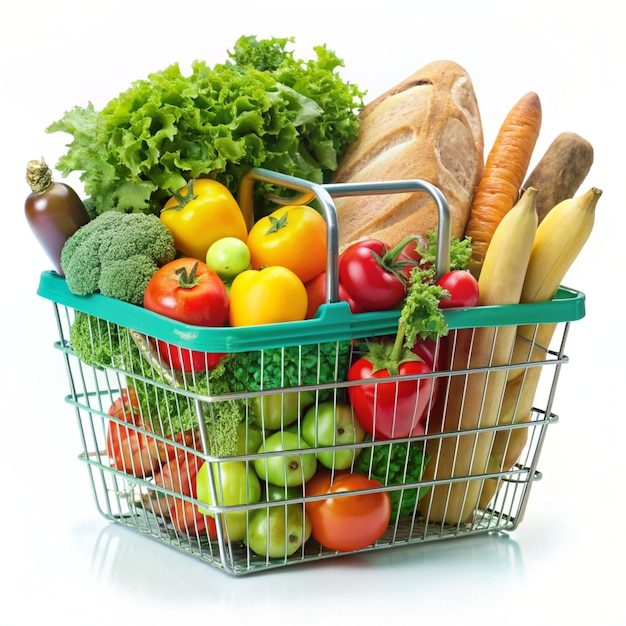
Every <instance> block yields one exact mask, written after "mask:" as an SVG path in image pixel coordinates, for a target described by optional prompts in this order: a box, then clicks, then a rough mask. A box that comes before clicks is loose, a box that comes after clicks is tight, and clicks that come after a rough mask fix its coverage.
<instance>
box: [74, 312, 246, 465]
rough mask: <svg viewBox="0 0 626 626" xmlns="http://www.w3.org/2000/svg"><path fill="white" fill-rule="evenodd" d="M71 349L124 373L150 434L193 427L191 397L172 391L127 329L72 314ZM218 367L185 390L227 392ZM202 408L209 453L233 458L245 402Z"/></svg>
mask: <svg viewBox="0 0 626 626" xmlns="http://www.w3.org/2000/svg"><path fill="white" fill-rule="evenodd" d="M70 346H71V348H72V349H73V350H74V352H75V354H76V356H77V357H78V358H79V359H80V360H81V361H83V362H84V363H86V364H87V365H89V366H94V367H96V368H105V367H106V368H115V369H117V370H121V371H123V372H125V377H126V383H127V385H132V386H133V387H134V388H135V391H136V392H137V398H138V400H139V404H140V407H141V414H142V416H143V418H144V419H145V420H146V421H147V423H148V424H149V425H150V426H151V428H152V429H153V430H154V431H155V432H158V433H162V434H163V435H166V436H170V435H173V434H175V433H178V432H184V431H187V430H190V429H197V428H198V417H197V412H196V407H195V405H194V401H193V399H192V398H191V397H189V396H187V395H183V394H181V393H177V392H175V391H173V390H172V387H171V385H172V383H171V381H170V380H167V379H166V378H165V371H164V370H163V369H162V368H161V367H158V365H156V364H155V365H153V364H152V363H151V362H150V360H149V359H147V358H146V357H145V356H144V355H143V353H142V351H141V349H140V348H139V346H138V345H137V343H136V342H135V340H134V339H133V337H132V335H131V332H130V331H129V330H128V329H126V328H123V327H120V326H117V325H116V324H111V323H109V322H106V321H104V320H101V319H99V318H96V317H93V316H91V315H87V314H86V313H82V312H80V311H76V316H75V318H74V321H73V322H72V325H71V326H70ZM220 368H221V366H220V365H218V366H217V368H216V370H215V371H214V372H212V373H211V378H209V379H208V380H207V376H206V373H205V372H198V373H195V374H194V377H193V385H192V384H191V383H190V382H188V384H187V386H186V388H185V389H186V391H190V392H196V393H197V394H199V395H202V396H207V395H209V393H208V389H209V385H210V388H211V394H212V395H216V396H218V395H220V394H224V393H228V392H229V391H230V388H229V386H228V385H227V384H226V383H225V382H224V381H222V380H221V379H220V376H221V371H222V370H221V369H220ZM213 379H214V380H213ZM146 380H147V381H150V382H145V381H146ZM201 407H202V412H203V416H204V421H205V424H206V427H207V432H208V436H209V442H210V447H211V449H210V452H211V454H215V455H217V456H232V455H235V454H237V452H238V443H239V433H240V432H241V431H240V430H239V425H240V423H241V422H242V421H243V420H245V419H246V417H247V413H246V404H245V401H244V400H224V401H215V402H202V403H201ZM250 419H251V416H250Z"/></svg>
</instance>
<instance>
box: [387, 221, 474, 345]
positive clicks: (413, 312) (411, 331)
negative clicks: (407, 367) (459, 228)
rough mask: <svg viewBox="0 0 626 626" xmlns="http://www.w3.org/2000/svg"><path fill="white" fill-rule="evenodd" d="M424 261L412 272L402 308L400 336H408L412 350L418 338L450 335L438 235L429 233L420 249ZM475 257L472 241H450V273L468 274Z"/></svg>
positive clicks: (454, 239) (453, 239)
mask: <svg viewBox="0 0 626 626" xmlns="http://www.w3.org/2000/svg"><path fill="white" fill-rule="evenodd" d="M417 251H418V253H419V255H420V257H421V261H420V265H419V266H418V267H415V268H413V269H412V270H411V280H410V282H409V285H408V288H407V295H406V298H405V300H404V304H403V306H402V311H401V315H400V320H399V324H398V326H399V329H398V330H399V332H403V333H404V345H405V346H406V347H407V348H409V349H410V348H412V347H413V345H414V344H415V342H416V340H417V338H418V337H421V338H422V339H426V338H428V337H432V338H433V339H436V338H437V337H441V336H445V335H447V334H448V323H447V322H446V319H445V317H444V314H443V311H442V310H441V309H440V308H439V301H440V300H441V299H442V298H443V297H445V294H446V290H445V289H443V287H440V286H438V285H436V284H435V283H436V280H437V278H436V274H435V271H436V264H435V260H436V254H437V231H436V230H432V231H430V232H428V233H426V242H425V243H424V244H419V245H418V249H417ZM471 257H472V244H471V240H470V239H469V238H467V237H466V238H464V239H462V240H459V239H457V238H456V237H452V238H451V240H450V270H457V269H458V270H464V269H466V268H467V265H468V263H469V261H470V259H471Z"/></svg>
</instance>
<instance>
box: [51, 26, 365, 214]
mask: <svg viewBox="0 0 626 626" xmlns="http://www.w3.org/2000/svg"><path fill="white" fill-rule="evenodd" d="M292 41H293V40H292V39H276V38H273V39H266V40H257V39H256V38H255V37H242V38H240V39H239V40H238V41H237V42H236V44H235V48H234V52H232V53H229V57H230V59H229V60H227V61H226V62H224V63H222V64H217V65H215V66H214V67H209V66H207V64H206V63H205V62H203V61H195V62H194V63H193V64H192V70H191V74H190V75H189V76H184V75H183V74H182V73H181V71H180V68H179V66H178V64H173V65H170V66H169V67H167V68H165V69H164V70H161V71H159V72H156V73H153V74H150V75H149V76H148V78H147V79H145V80H138V81H136V82H134V83H132V85H131V86H130V87H129V89H128V90H126V91H125V92H123V93H121V94H120V95H119V96H117V97H116V98H114V99H112V100H111V101H110V102H109V103H108V104H107V105H106V106H105V107H104V108H103V109H102V110H101V111H96V110H95V108H94V106H93V105H92V104H91V103H89V104H88V105H87V106H86V107H75V108H73V109H72V110H70V111H68V112H66V113H65V114H64V115H63V117H62V118H61V119H60V120H58V121H56V122H54V123H52V124H51V125H50V126H49V127H48V128H47V129H46V130H47V132H59V131H60V132H65V133H69V134H70V135H72V136H73V140H72V142H71V143H70V144H68V151H67V153H66V154H65V155H64V156H62V157H61V158H60V159H59V162H58V164H57V168H58V169H59V171H61V172H62V173H63V174H64V175H68V174H69V173H70V172H73V171H78V172H81V180H82V181H83V183H84V189H85V193H86V194H87V195H88V196H90V197H92V198H93V201H94V204H95V207H96V210H97V211H98V212H105V211H109V210H111V209H116V210H119V211H123V212H144V213H155V214H158V212H159V211H160V208H161V206H162V205H163V203H164V201H165V198H166V197H167V196H168V195H169V193H170V190H171V189H180V188H182V187H183V186H184V185H185V184H186V182H187V181H188V180H189V179H191V178H200V177H207V176H209V177H213V178H217V179H218V180H219V181H220V182H222V183H223V184H225V185H226V186H227V187H228V188H229V189H230V191H231V192H232V193H233V194H236V193H237V191H238V188H239V181H240V180H241V177H242V176H243V175H244V174H245V172H247V171H248V170H249V169H250V168H251V167H254V166H262V167H265V168H268V169H272V170H274V171H277V172H281V173H283V174H289V175H294V176H299V177H301V178H305V179H307V180H312V181H316V182H323V181H324V180H325V179H326V178H328V177H329V175H330V173H331V172H332V171H334V170H335V169H336V168H337V161H338V159H339V158H340V156H341V155H342V154H343V152H344V151H345V149H346V148H347V146H348V144H349V143H351V142H352V141H354V140H355V139H356V136H357V132H358V127H359V118H358V114H357V110H358V109H360V108H362V105H363V100H362V98H363V96H364V93H363V92H361V91H359V89H358V88H357V87H356V86H355V85H352V84H350V83H348V82H346V81H344V80H342V79H341V78H340V76H339V74H338V73H337V68H338V67H341V66H343V62H342V60H341V59H339V58H338V57H337V56H336V54H335V53H334V52H332V51H330V50H327V49H326V47H325V46H318V47H315V48H314V50H315V53H316V58H315V59H313V60H309V61H306V62H305V61H303V60H300V59H297V58H295V57H294V55H293V53H292V52H290V51H288V50H287V49H286V46H287V44H288V43H289V42H292ZM263 190H264V189H263V185H259V187H258V189H257V190H256V191H257V195H259V194H261V193H262V192H263ZM261 200H262V199H261V198H260V197H259V199H258V201H259V202H260V203H261ZM255 206H256V207H257V208H258V209H259V210H260V211H262V212H267V211H268V210H269V203H265V202H264V201H263V203H261V204H260V205H255ZM259 207H260V208H259Z"/></svg>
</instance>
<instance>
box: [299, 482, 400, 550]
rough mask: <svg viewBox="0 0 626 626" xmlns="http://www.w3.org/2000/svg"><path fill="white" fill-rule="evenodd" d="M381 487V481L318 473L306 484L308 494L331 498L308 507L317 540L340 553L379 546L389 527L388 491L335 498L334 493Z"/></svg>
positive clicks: (312, 501) (389, 504)
mask: <svg viewBox="0 0 626 626" xmlns="http://www.w3.org/2000/svg"><path fill="white" fill-rule="evenodd" d="M331 481H332V482H331ZM381 486H382V485H381V483H380V482H378V481H377V480H375V479H373V478H367V477H366V476H363V475H362V474H357V473H353V472H335V474H334V476H333V474H332V473H331V472H330V471H321V472H317V474H315V476H313V478H311V480H309V481H308V482H307V483H305V485H304V491H305V495H306V496H307V497H309V496H320V495H325V494H328V495H329V496H331V497H329V498H327V499H320V500H310V501H307V502H306V504H305V506H306V512H307V514H308V516H309V518H310V520H311V526H312V533H311V536H312V537H313V539H315V540H316V541H317V542H319V543H320V544H322V545H323V546H325V547H326V548H328V549H329V550H337V551H339V552H349V551H351V550H361V549H363V548H366V547H368V546H370V545H372V544H373V543H375V542H376V541H377V540H378V539H380V537H382V535H383V534H384V532H385V531H386V530H387V527H388V526H389V521H390V519H391V499H390V498H389V494H388V493H387V492H385V491H381V492H376V493H367V494H354V495H351V496H335V497H333V496H332V494H339V493H343V492H349V491H357V490H361V489H372V488H377V487H381Z"/></svg>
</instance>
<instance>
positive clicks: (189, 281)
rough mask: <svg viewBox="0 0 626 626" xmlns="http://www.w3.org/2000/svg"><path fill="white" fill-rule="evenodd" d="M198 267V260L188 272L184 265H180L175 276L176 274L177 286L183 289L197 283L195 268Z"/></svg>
mask: <svg viewBox="0 0 626 626" xmlns="http://www.w3.org/2000/svg"><path fill="white" fill-rule="evenodd" d="M197 269H198V262H197V261H196V262H195V263H194V264H193V267H192V268H191V271H190V272H189V273H188V272H187V268H186V267H181V268H179V269H177V270H176V276H178V286H179V287H182V288H183V289H191V288H192V287H195V286H196V285H197V284H198V277H197V276H196V270H197Z"/></svg>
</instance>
